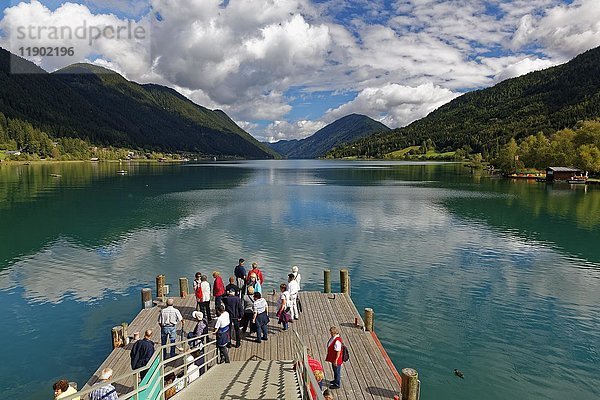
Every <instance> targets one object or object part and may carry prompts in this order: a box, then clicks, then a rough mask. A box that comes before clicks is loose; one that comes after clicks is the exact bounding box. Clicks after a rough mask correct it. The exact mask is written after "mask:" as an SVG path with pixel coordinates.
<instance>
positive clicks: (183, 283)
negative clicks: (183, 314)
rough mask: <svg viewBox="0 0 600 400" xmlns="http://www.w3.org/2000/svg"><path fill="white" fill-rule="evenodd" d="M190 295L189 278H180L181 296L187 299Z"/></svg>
mask: <svg viewBox="0 0 600 400" xmlns="http://www.w3.org/2000/svg"><path fill="white" fill-rule="evenodd" d="M188 294H189V286H188V279H187V278H179V296H181V297H186V296H187V295H188Z"/></svg>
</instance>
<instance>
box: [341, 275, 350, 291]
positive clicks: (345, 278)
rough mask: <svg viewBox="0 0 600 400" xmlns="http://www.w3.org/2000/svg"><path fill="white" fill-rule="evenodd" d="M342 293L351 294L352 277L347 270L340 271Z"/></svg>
mask: <svg viewBox="0 0 600 400" xmlns="http://www.w3.org/2000/svg"><path fill="white" fill-rule="evenodd" d="M340 291H341V292H342V293H345V294H350V275H348V270H347V269H340Z"/></svg>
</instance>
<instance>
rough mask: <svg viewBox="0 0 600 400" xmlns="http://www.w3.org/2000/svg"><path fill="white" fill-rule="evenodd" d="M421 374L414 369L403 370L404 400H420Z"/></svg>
mask: <svg viewBox="0 0 600 400" xmlns="http://www.w3.org/2000/svg"><path fill="white" fill-rule="evenodd" d="M418 396H419V374H418V373H417V371H416V370H414V369H412V368H402V400H418Z"/></svg>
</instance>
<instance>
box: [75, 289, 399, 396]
mask: <svg viewBox="0 0 600 400" xmlns="http://www.w3.org/2000/svg"><path fill="white" fill-rule="evenodd" d="M265 293H268V294H266V295H265V298H266V299H267V300H268V301H269V314H270V323H269V327H268V332H269V336H268V338H269V340H268V341H263V342H262V343H256V335H255V334H252V335H251V336H250V335H246V336H245V337H244V338H243V339H242V343H241V346H240V347H239V348H234V347H232V348H231V349H230V350H229V354H230V358H231V361H247V360H250V359H257V360H282V361H283V360H292V359H294V345H293V340H294V336H295V335H294V331H296V332H297V333H298V334H299V336H300V338H301V339H302V341H303V342H304V344H305V345H306V346H308V347H309V349H311V351H312V356H313V357H314V358H315V359H317V360H319V361H321V363H322V364H323V367H324V369H325V379H326V381H330V380H332V379H333V373H332V370H331V366H330V365H329V364H328V363H326V362H325V356H326V353H327V349H326V344H327V341H328V339H329V337H330V335H329V328H330V327H331V326H337V327H338V328H339V330H340V335H341V337H342V339H343V341H344V343H345V344H346V346H347V347H348V349H349V351H350V360H349V361H348V362H346V363H344V365H343V366H342V379H341V381H342V387H341V388H340V389H337V390H335V396H336V398H337V399H357V400H371V399H393V398H394V396H395V395H400V383H399V379H398V375H397V372H396V371H395V369H394V368H393V365H390V364H391V363H390V362H388V360H389V359H388V360H386V357H387V355H385V354H384V353H385V350H383V348H382V347H380V344H379V343H378V340H376V339H375V338H374V335H373V334H372V333H370V332H364V331H363V329H362V326H363V325H364V324H363V320H362V318H361V316H360V314H359V313H358V311H357V310H356V307H355V305H354V303H353V302H352V300H351V299H350V296H349V295H347V294H340V293H335V294H333V293H329V294H327V293H320V292H301V293H300V299H301V301H302V305H303V308H304V312H303V313H301V314H300V319H299V320H297V321H294V322H293V323H290V328H289V329H288V331H283V330H282V327H281V326H280V325H278V324H277V317H275V315H274V314H275V311H276V306H275V303H276V299H277V297H278V294H275V295H273V294H272V291H271V292H268V291H265ZM174 300H175V307H176V308H178V309H179V310H180V311H181V313H182V315H183V316H184V319H185V320H186V322H185V331H186V332H188V331H190V330H192V329H193V327H194V326H195V321H193V320H192V318H191V314H192V311H194V310H195V304H196V302H195V298H194V296H193V295H190V296H187V297H186V298H177V297H175V298H174ZM211 305H212V303H211ZM161 308H162V307H160V306H159V307H153V308H151V309H147V310H142V311H140V313H139V314H138V315H137V317H136V318H135V319H134V320H133V321H132V322H131V324H130V325H129V328H128V332H129V334H130V335H131V334H132V333H133V332H136V331H139V332H140V335H143V332H144V331H145V330H146V329H148V328H152V329H153V331H154V336H153V338H152V339H153V340H154V342H156V343H159V344H160V328H159V326H158V323H157V319H158V313H159V312H160V309H161ZM355 318H356V319H357V320H358V325H359V326H358V327H356V326H355V324H354V323H355ZM212 324H214V319H213V323H212ZM212 324H211V325H212ZM178 333H179V331H178ZM107 335H108V333H107ZM178 338H179V335H178ZM131 347H132V344H129V345H128V346H126V347H125V348H117V349H115V350H113V351H112V352H111V353H110V355H109V356H108V358H107V359H106V360H105V362H104V363H103V364H102V365H101V366H100V367H99V368H98V370H97V371H96V373H95V374H94V376H93V377H92V378H91V379H90V380H89V381H88V382H87V384H86V387H88V385H92V384H94V383H96V382H97V381H98V378H97V377H98V375H99V373H100V371H102V369H103V368H105V367H111V368H112V369H113V370H114V372H115V376H119V375H121V374H123V373H126V372H129V371H131V368H130V362H129V359H130V358H129V353H130V349H131ZM115 386H116V388H117V391H118V392H119V393H126V392H128V391H130V390H132V387H133V382H119V385H115Z"/></svg>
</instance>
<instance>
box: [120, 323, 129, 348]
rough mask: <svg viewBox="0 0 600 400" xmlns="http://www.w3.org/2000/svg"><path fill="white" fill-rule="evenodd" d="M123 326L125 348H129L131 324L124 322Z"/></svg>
mask: <svg viewBox="0 0 600 400" xmlns="http://www.w3.org/2000/svg"><path fill="white" fill-rule="evenodd" d="M121 326H122V327H123V346H127V345H128V344H129V334H128V333H127V328H128V327H129V324H128V323H127V322H123V323H122V324H121Z"/></svg>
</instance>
